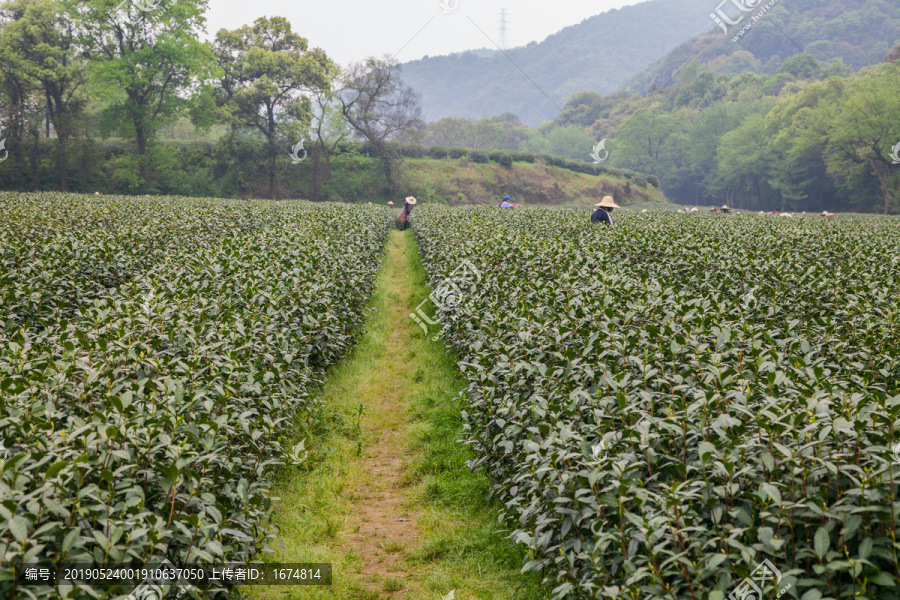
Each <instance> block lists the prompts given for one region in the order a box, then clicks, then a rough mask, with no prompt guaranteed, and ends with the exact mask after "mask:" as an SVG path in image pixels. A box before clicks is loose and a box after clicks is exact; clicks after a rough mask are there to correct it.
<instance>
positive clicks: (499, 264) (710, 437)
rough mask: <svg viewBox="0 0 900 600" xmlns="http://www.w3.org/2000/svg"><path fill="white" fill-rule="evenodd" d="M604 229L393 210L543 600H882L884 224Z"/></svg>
mask: <svg viewBox="0 0 900 600" xmlns="http://www.w3.org/2000/svg"><path fill="white" fill-rule="evenodd" d="M614 218H615V221H616V228H615V229H612V230H610V229H608V228H606V227H597V226H595V225H593V224H591V223H590V222H589V221H588V219H587V213H586V212H584V211H559V210H548V209H539V208H536V209H532V210H528V211H521V212H513V213H508V212H504V213H502V214H498V211H495V210H492V209H490V208H469V209H466V210H455V211H451V210H444V209H439V208H431V207H426V208H424V209H423V210H421V211H419V212H418V213H417V215H416V221H415V223H414V231H415V234H416V238H417V240H418V241H419V247H420V248H421V250H422V252H423V256H424V259H423V264H424V266H425V268H426V270H427V272H428V274H429V279H430V280H431V282H432V284H433V285H434V286H438V285H442V284H443V282H445V281H446V280H447V278H448V277H451V278H453V281H454V283H455V284H457V285H458V286H460V288H461V289H462V291H463V294H462V295H461V298H462V300H461V301H460V302H459V303H455V304H452V305H449V304H447V305H442V306H440V307H438V311H437V316H438V318H439V320H440V321H441V322H442V324H443V325H444V326H445V329H444V339H445V340H446V341H447V342H448V343H450V344H451V345H452V347H453V349H454V350H455V351H456V352H457V353H458V355H459V357H460V362H459V365H460V367H461V369H462V371H463V373H464V376H465V377H466V378H467V381H468V388H467V390H466V393H465V398H466V407H465V412H464V413H463V418H464V420H465V429H464V433H463V436H464V442H465V443H466V444H467V445H468V446H469V447H471V448H472V450H473V452H474V453H475V457H474V458H473V459H472V461H470V463H469V464H470V466H471V467H472V468H475V469H480V470H483V471H485V472H486V473H487V474H488V475H489V477H490V478H491V481H492V487H493V490H494V494H495V495H496V497H497V499H498V500H499V502H500V504H501V505H502V506H503V507H504V515H503V518H504V520H505V522H506V524H507V525H508V526H509V528H510V530H511V531H512V533H511V535H510V537H511V539H512V540H514V541H515V542H517V543H520V544H523V545H524V546H525V548H526V549H527V553H528V558H527V559H526V561H525V564H524V569H525V570H527V571H538V570H540V571H542V572H544V573H545V574H546V577H547V580H548V582H552V583H553V584H555V585H556V588H555V590H554V592H555V593H554V596H555V597H556V598H558V599H562V598H566V599H570V598H571V599H575V598H579V599H580V598H585V599H586V598H647V599H653V600H662V599H664V598H670V599H671V598H678V599H681V598H697V599H698V600H712V599H718V600H722V599H724V598H726V597H728V596H729V592H731V591H736V589H737V588H738V586H739V585H741V584H742V581H743V580H744V578H746V577H748V576H749V575H750V573H751V572H753V571H754V570H755V569H756V568H757V566H758V565H760V564H761V563H762V562H763V561H764V560H768V561H770V562H771V563H772V565H774V566H775V568H777V569H779V570H780V571H781V573H782V574H783V575H784V579H783V580H782V581H781V582H780V584H779V585H778V586H777V588H776V587H775V585H774V584H775V583H776V582H775V580H774V579H773V578H769V580H768V582H763V584H762V587H763V588H764V590H763V593H764V594H765V595H764V596H763V597H769V598H774V597H776V596H779V595H780V592H782V591H784V590H785V587H786V586H787V585H791V586H793V587H792V589H791V590H790V591H791V593H792V594H795V595H796V597H798V598H804V599H805V600H810V599H814V598H815V599H818V598H826V597H827V598H838V599H840V600H853V599H855V598H858V597H859V592H860V590H861V589H863V588H866V590H867V592H866V597H869V598H883V599H893V598H896V597H897V591H896V589H897V588H896V571H897V562H896V558H895V556H896V555H895V553H894V552H895V543H894V539H895V537H896V534H897V525H896V512H897V510H898V505H897V501H896V498H897V496H898V493H900V464H897V463H896V462H895V457H894V455H893V453H892V446H894V445H895V444H897V442H898V439H897V433H896V432H897V430H898V428H900V383H898V378H897V373H898V372H900V330H898V328H897V326H896V318H897V317H896V315H897V308H896V298H897V297H898V295H900V273H898V271H897V268H896V267H897V264H898V263H900V223H898V222H897V221H893V220H887V219H877V218H853V219H850V218H848V219H846V220H844V221H831V222H825V221H824V220H813V219H800V218H795V219H793V220H784V219H778V220H773V219H766V218H760V217H756V216H755V215H746V216H734V215H733V216H732V217H729V218H728V219H721V218H718V217H716V216H713V215H710V216H703V217H700V216H698V217H697V218H684V217H683V216H679V215H675V214H656V215H654V218H653V219H642V218H641V216H640V215H638V214H633V213H632V214H629V213H627V212H624V213H618V212H617V213H616V216H615V217H614ZM776 221H777V222H776ZM536 248H539V249H540V251H535V249H536ZM499 255H504V256H515V257H517V260H514V261H499V260H496V257H497V256H499ZM463 261H468V263H464V262H463ZM613 263H614V265H613ZM461 264H467V265H468V266H467V267H466V273H469V274H470V276H469V277H468V278H466V279H464V278H462V277H461V276H460V275H459V273H460V270H459V265H461ZM596 265H604V268H596ZM607 265H608V266H607ZM835 265H840V268H835ZM476 274H477V275H476ZM443 285H445V284H443ZM688 565H690V566H688ZM736 596H737V594H735V597H736Z"/></svg>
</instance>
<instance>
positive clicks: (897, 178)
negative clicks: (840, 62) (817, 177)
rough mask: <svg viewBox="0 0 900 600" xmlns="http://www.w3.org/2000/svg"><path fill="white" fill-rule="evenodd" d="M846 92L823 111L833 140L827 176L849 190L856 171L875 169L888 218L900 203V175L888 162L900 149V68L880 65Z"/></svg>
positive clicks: (829, 136)
mask: <svg viewBox="0 0 900 600" xmlns="http://www.w3.org/2000/svg"><path fill="white" fill-rule="evenodd" d="M842 88H843V91H844V93H843V94H840V95H837V94H835V95H834V96H833V97H832V98H831V101H830V102H829V104H828V106H826V107H824V108H823V109H822V111H821V112H822V114H823V116H824V117H825V122H826V123H827V134H828V139H829V144H828V154H827V159H826V162H827V165H828V167H827V168H828V173H829V174H830V175H831V176H832V177H833V178H834V179H835V180H836V181H838V182H841V183H842V184H844V185H843V187H844V188H845V189H847V185H846V184H847V183H848V181H850V180H849V179H848V178H847V177H846V175H847V174H848V173H851V172H852V171H853V165H865V166H866V167H868V168H869V169H871V173H872V174H873V175H874V176H875V178H876V179H877V180H878V183H879V186H880V188H881V194H882V202H883V204H882V207H881V208H882V212H883V213H884V214H885V215H888V214H890V213H891V209H892V208H894V207H895V204H896V202H895V201H896V200H897V199H900V173H898V169H897V166H896V165H894V164H892V163H893V160H892V158H891V156H890V154H891V150H892V148H894V147H895V145H900V124H898V122H897V98H898V97H900V64H898V63H886V64H884V65H881V66H880V67H878V68H876V69H875V70H874V71H872V72H871V73H869V74H867V76H866V77H861V78H857V79H854V80H851V81H849V82H848V84H847V85H846V86H842Z"/></svg>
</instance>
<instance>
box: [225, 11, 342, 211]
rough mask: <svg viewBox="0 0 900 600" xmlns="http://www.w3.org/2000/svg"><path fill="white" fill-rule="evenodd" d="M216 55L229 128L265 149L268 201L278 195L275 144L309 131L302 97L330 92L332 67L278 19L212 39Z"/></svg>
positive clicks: (307, 104) (308, 115)
mask: <svg viewBox="0 0 900 600" xmlns="http://www.w3.org/2000/svg"><path fill="white" fill-rule="evenodd" d="M215 55H216V58H217V60H218V62H219V67H220V68H221V69H222V70H223V72H224V75H223V77H222V81H221V93H220V95H219V105H220V106H221V108H222V111H221V113H222V115H223V116H224V118H225V120H226V121H227V122H228V123H229V124H231V125H232V126H234V127H237V128H241V127H246V128H250V129H252V130H254V131H256V132H258V133H260V134H262V136H263V137H264V138H265V140H266V143H267V147H268V159H267V162H268V169H269V197H270V198H272V199H275V198H276V197H277V194H278V172H277V162H276V160H277V156H278V148H279V141H280V140H283V139H291V140H293V138H297V139H296V140H295V142H299V141H300V138H301V136H303V135H304V134H305V132H307V131H309V128H310V124H311V121H312V103H311V101H310V98H309V97H308V96H306V95H304V94H305V93H310V92H315V91H324V90H329V89H330V88H331V85H332V81H333V77H334V74H335V66H334V64H333V63H332V61H331V60H330V59H329V58H328V57H327V56H326V55H325V52H324V51H323V50H321V49H320V48H313V49H310V48H309V42H308V41H307V40H306V38H304V37H302V36H300V35H299V34H297V33H294V31H293V29H292V28H291V24H290V22H288V20H287V19H285V18H283V17H273V18H266V17H263V18H259V19H257V20H256V21H255V22H254V23H253V25H247V26H245V27H241V28H240V29H236V30H234V31H226V30H224V29H223V30H222V31H220V32H219V33H218V34H217V35H216V43H215Z"/></svg>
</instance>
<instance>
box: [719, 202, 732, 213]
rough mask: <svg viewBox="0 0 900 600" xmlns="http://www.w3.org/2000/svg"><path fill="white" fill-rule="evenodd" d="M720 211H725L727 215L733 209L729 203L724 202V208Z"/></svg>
mask: <svg viewBox="0 0 900 600" xmlns="http://www.w3.org/2000/svg"><path fill="white" fill-rule="evenodd" d="M719 211H720V212H723V213H725V214H726V215H727V214H728V213H730V212H731V209H730V208H728V205H727V204H723V205H722V208H720V209H719Z"/></svg>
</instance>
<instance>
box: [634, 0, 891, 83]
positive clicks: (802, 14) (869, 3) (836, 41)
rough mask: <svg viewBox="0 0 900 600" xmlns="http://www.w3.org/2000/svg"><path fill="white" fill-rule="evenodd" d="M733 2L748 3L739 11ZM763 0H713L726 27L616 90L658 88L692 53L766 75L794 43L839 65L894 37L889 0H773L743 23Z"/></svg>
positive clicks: (880, 49) (880, 50) (726, 69)
mask: <svg viewBox="0 0 900 600" xmlns="http://www.w3.org/2000/svg"><path fill="white" fill-rule="evenodd" d="M715 1H716V0H711V1H710V2H709V3H708V4H709V6H708V8H709V9H711V10H710V11H709V12H712V11H714V10H716V8H717V7H716V6H715V5H714V2H715ZM734 2H743V3H744V5H745V6H749V5H753V7H754V8H753V9H752V10H748V11H745V12H743V11H740V10H737V9H736V8H735V6H736V5H735V4H734ZM676 3H677V2H676ZM689 4H692V3H689ZM766 4H767V3H766V2H757V1H756V0H729V1H726V2H724V3H723V4H722V5H720V8H721V10H722V12H724V14H725V16H727V17H728V19H729V20H731V21H736V22H737V23H736V24H735V25H730V26H728V32H727V33H726V32H725V31H723V30H722V29H720V28H716V29H715V30H713V31H711V32H705V33H704V34H702V35H699V36H697V37H695V38H693V39H691V40H690V41H687V42H685V43H683V44H681V45H680V46H678V47H677V48H676V49H675V50H673V51H672V52H670V53H669V54H667V55H666V56H664V57H662V58H661V59H659V60H657V61H656V62H655V63H654V64H653V65H651V66H649V67H648V68H646V69H644V70H643V71H641V72H640V73H638V74H636V75H634V76H633V77H631V78H630V79H629V81H627V82H626V83H625V84H624V85H623V86H622V90H624V91H630V92H637V93H641V94H646V93H647V92H649V91H652V90H654V89H657V88H660V87H665V86H666V85H669V84H670V83H672V79H673V74H675V73H678V72H679V71H680V70H681V69H682V68H683V66H684V65H685V64H686V63H687V62H690V61H692V60H696V61H698V62H699V63H700V64H701V65H702V67H703V69H704V70H710V71H713V72H714V73H717V74H723V75H737V74H739V73H743V72H746V71H752V72H755V73H759V74H763V75H773V74H775V73H776V72H777V71H778V69H779V67H781V64H782V63H783V62H784V60H785V59H787V58H789V57H791V56H794V55H795V54H800V53H801V50H802V51H803V52H805V53H807V54H808V55H810V56H812V57H814V58H815V59H816V61H817V62H818V64H819V65H820V66H821V68H822V69H825V68H826V67H827V66H828V65H829V64H831V63H832V61H834V60H835V59H841V60H842V61H843V63H844V64H845V65H846V66H848V67H852V68H853V69H854V70H859V69H861V68H862V67H864V66H866V65H871V64H875V63H878V62H881V61H882V59H883V58H884V57H885V56H886V55H887V54H888V53H889V52H891V49H892V48H894V47H895V46H897V44H900V3H898V2H897V0H803V2H795V1H793V0H780V1H778V2H777V4H775V5H774V6H773V7H772V8H770V9H768V10H766V12H765V14H763V15H762V18H760V19H758V20H757V21H756V22H755V23H753V24H752V26H751V27H750V28H749V29H746V30H745V28H746V26H747V24H748V23H751V22H752V19H753V17H754V16H757V15H758V13H759V11H760V10H762V8H763V7H764V6H765V5H766ZM707 18H708V19H709V17H707ZM708 22H709V23H712V20H711V19H709V20H708ZM723 22H724V21H723ZM726 25H727V23H726ZM741 31H743V34H741ZM811 66H812V67H813V68H814V69H815V68H816V67H815V65H811Z"/></svg>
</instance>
